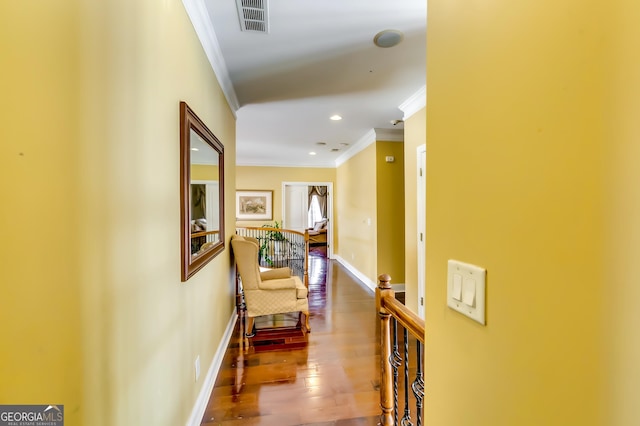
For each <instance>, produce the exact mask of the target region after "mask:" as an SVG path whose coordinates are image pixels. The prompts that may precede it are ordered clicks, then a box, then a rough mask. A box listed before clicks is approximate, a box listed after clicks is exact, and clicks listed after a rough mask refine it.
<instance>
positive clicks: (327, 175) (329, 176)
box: [234, 166, 337, 233]
mask: <svg viewBox="0 0 640 426" xmlns="http://www.w3.org/2000/svg"><path fill="white" fill-rule="evenodd" d="M282 182H332V183H333V184H334V185H333V190H334V197H335V194H336V193H337V188H336V185H335V183H336V169H330V168H303V167H258V166H238V167H237V168H236V188H237V189H248V190H271V191H273V220H274V221H275V220H277V221H278V222H280V223H281V222H282ZM335 205H336V203H335V202H334V217H335ZM234 206H235V201H234ZM234 209H235V207H234ZM234 214H235V213H234ZM270 222H273V221H268V220H267V221H255V220H253V221H238V222H237V224H238V226H262V225H264V224H265V223H270ZM333 231H334V233H335V232H337V227H336V226H335V224H334V229H333Z"/></svg>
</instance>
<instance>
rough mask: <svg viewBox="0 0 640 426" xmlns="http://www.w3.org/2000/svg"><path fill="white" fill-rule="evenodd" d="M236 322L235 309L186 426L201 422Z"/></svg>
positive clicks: (196, 425) (193, 425)
mask: <svg viewBox="0 0 640 426" xmlns="http://www.w3.org/2000/svg"><path fill="white" fill-rule="evenodd" d="M237 320H238V313H237V311H236V309H234V310H233V314H232V315H231V318H230V319H229V323H228V324H227V329H226V330H225V332H224V335H223V336H222V340H221V341H220V344H219V345H218V349H217V350H216V353H215V355H214V356H213V359H212V360H211V365H210V366H209V370H208V371H207V376H206V377H205V378H204V381H203V383H202V388H201V389H200V394H198V399H196V404H195V405H194V406H193V409H192V410H191V416H189V420H187V426H200V424H201V422H202V416H204V412H205V410H206V409H207V403H208V402H209V397H210V396H211V391H212V390H213V385H214V384H215V382H216V377H217V376H218V372H219V371H220V366H221V365H222V360H223V358H224V353H225V351H226V350H227V346H228V345H229V341H230V340H231V336H232V335H233V329H234V327H235V325H236V321H237Z"/></svg>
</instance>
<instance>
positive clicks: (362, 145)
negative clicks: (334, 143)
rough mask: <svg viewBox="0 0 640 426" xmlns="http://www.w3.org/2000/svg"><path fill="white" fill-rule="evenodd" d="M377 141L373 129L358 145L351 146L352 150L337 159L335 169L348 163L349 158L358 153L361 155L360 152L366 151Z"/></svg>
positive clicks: (359, 140)
mask: <svg viewBox="0 0 640 426" xmlns="http://www.w3.org/2000/svg"><path fill="white" fill-rule="evenodd" d="M375 141H376V132H375V130H373V129H371V130H369V131H368V132H367V133H365V134H364V135H363V136H362V137H361V138H360V139H358V140H357V141H356V143H355V144H353V145H352V146H351V148H349V149H348V150H346V151H345V152H344V154H342V155H341V156H340V157H338V158H336V164H335V167H340V166H341V165H343V164H344V163H346V162H347V160H348V159H349V158H351V157H353V156H354V155H356V154H357V153H359V152H360V151H362V150H363V149H365V148H366V147H368V146H369V145H371V144H372V143H374V142H375Z"/></svg>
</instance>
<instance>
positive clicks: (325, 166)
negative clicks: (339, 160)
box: [236, 161, 336, 169]
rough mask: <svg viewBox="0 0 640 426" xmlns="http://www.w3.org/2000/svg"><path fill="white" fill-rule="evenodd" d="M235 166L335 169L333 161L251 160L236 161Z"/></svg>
mask: <svg viewBox="0 0 640 426" xmlns="http://www.w3.org/2000/svg"><path fill="white" fill-rule="evenodd" d="M236 166H241V167H293V168H296V169H299V168H301V167H304V168H306V169H335V168H336V164H335V162H333V161H329V162H326V163H315V164H305V163H296V164H291V163H287V164H284V163H283V164H279V163H269V164H265V163H257V162H251V161H238V162H237V163H236Z"/></svg>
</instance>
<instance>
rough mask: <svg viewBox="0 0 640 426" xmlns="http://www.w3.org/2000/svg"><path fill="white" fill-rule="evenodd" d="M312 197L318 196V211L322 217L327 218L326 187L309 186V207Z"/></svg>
mask: <svg viewBox="0 0 640 426" xmlns="http://www.w3.org/2000/svg"><path fill="white" fill-rule="evenodd" d="M314 195H317V196H318V204H320V211H321V212H322V217H323V218H325V217H327V187H326V186H310V187H309V205H311V199H312V198H313V196H314Z"/></svg>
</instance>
